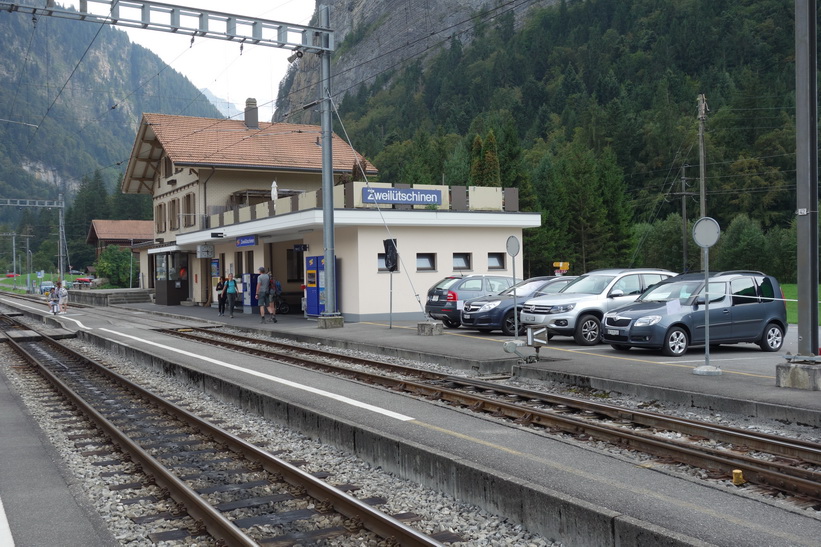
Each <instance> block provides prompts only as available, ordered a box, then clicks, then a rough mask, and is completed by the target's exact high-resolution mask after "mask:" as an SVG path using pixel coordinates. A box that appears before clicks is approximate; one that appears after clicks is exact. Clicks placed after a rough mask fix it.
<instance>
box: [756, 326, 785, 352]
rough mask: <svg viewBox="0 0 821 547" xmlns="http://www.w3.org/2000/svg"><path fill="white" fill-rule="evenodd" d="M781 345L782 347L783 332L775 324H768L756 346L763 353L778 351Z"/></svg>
mask: <svg viewBox="0 0 821 547" xmlns="http://www.w3.org/2000/svg"><path fill="white" fill-rule="evenodd" d="M782 345H784V331H783V330H782V329H781V327H779V326H778V325H776V324H775V323H768V324H767V328H765V329H764V335H763V336H762V337H761V340H760V341H759V342H758V346H759V347H760V348H761V349H762V350H763V351H778V350H780V349H781V346H782Z"/></svg>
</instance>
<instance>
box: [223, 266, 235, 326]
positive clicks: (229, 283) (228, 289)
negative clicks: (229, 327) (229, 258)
mask: <svg viewBox="0 0 821 547" xmlns="http://www.w3.org/2000/svg"><path fill="white" fill-rule="evenodd" d="M223 292H224V293H225V297H226V299H227V300H228V316H229V317H230V318H231V319H233V318H234V305H235V304H236V303H237V295H238V294H239V285H237V280H236V279H234V274H232V273H229V274H228V279H227V280H226V281H225V288H224V289H223Z"/></svg>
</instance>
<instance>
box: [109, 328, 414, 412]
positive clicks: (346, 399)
mask: <svg viewBox="0 0 821 547" xmlns="http://www.w3.org/2000/svg"><path fill="white" fill-rule="evenodd" d="M100 330H101V331H104V332H109V333H111V334H115V335H117V336H123V337H125V338H131V339H132V340H136V341H138V342H142V343H144V344H149V345H152V346H156V347H158V348H162V349H165V350H168V351H173V352H176V353H179V354H181V355H186V356H188V357H194V358H196V359H202V360H203V361H207V362H209V363H212V364H215V365H217V366H220V367H225V368H229V369H231V370H237V371H239V372H244V373H246V374H249V375H251V376H257V377H258V378H264V379H265V380H270V381H271V382H276V383H278V384H282V385H286V386H289V387H293V388H296V389H301V390H303V391H307V392H309V393H313V394H315V395H320V396H322V397H327V398H329V399H334V400H335V401H339V402H341V403H345V404H348V405H351V406H355V407H357V408H362V409H364V410H370V411H371V412H376V413H377V414H382V415H384V416H387V417H389V418H394V419H397V420H401V421H403V422H407V421H410V420H413V419H415V418H411V417H410V416H405V415H404V414H399V413H398V412H393V411H392V410H387V409H384V408H380V407H378V406H374V405H370V404H368V403H363V402H361V401H357V400H354V399H351V398H349V397H345V396H343V395H337V394H335V393H331V392H329V391H324V390H322V389H317V388H314V387H310V386H306V385H304V384H298V383H296V382H292V381H290V380H285V379H284V378H278V377H276V376H271V375H270V374H265V373H263V372H257V371H256V370H251V369H248V368H243V367H239V366H237V365H232V364H231V363H226V362H224V361H218V360H217V359H212V358H211V357H206V356H204V355H198V354H196V353H191V352H190V351H185V350H181V349H177V348H172V347H171V346H166V345H164V344H158V343H157V342H152V341H151V340H146V339H145V338H139V337H137V336H132V335H130V334H123V333H122V332H117V331H115V330H110V329H100Z"/></svg>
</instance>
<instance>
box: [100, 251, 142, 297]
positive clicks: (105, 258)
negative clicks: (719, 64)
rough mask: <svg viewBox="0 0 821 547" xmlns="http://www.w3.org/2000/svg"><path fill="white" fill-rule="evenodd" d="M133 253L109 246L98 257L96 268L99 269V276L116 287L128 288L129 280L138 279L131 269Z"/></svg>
mask: <svg viewBox="0 0 821 547" xmlns="http://www.w3.org/2000/svg"><path fill="white" fill-rule="evenodd" d="M131 260H132V257H131V251H130V250H129V249H123V248H121V247H118V246H117V245H109V246H108V247H106V248H105V250H103V252H102V253H100V256H99V257H97V261H96V262H95V263H94V266H95V267H96V268H97V276H98V277H104V278H106V279H108V283H109V284H110V285H113V286H115V287H128V286H129V279H133V278H136V277H137V276H136V275H134V276H132V275H131V274H132V271H131V268H132V267H133V264H132V262H131Z"/></svg>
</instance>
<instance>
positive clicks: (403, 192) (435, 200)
mask: <svg viewBox="0 0 821 547" xmlns="http://www.w3.org/2000/svg"><path fill="white" fill-rule="evenodd" d="M362 202H363V203H386V204H387V203H397V204H401V205H442V191H441V190H421V189H416V188H367V187H365V188H362Z"/></svg>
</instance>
